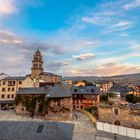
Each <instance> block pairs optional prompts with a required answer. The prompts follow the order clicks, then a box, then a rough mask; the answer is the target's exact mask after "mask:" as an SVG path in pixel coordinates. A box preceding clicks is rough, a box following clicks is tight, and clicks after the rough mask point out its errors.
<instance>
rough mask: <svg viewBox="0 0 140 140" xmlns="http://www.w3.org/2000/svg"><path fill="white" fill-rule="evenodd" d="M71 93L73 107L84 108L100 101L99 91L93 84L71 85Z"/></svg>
mask: <svg viewBox="0 0 140 140" xmlns="http://www.w3.org/2000/svg"><path fill="white" fill-rule="evenodd" d="M71 94H72V99H73V109H84V108H89V107H93V106H97V104H98V103H99V102H100V92H99V89H98V88H97V87H95V86H84V87H78V86H73V87H72V88H71Z"/></svg>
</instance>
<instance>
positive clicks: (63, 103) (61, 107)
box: [45, 98, 72, 120]
mask: <svg viewBox="0 0 140 140" xmlns="http://www.w3.org/2000/svg"><path fill="white" fill-rule="evenodd" d="M45 118H46V119H49V120H72V98H61V99H50V103H49V107H48V113H47V114H45Z"/></svg>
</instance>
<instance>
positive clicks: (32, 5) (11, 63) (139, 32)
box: [0, 0, 140, 76]
mask: <svg viewBox="0 0 140 140" xmlns="http://www.w3.org/2000/svg"><path fill="white" fill-rule="evenodd" d="M38 46H39V48H40V50H41V52H42V54H43V59H44V69H45V71H51V72H54V73H57V74H60V75H62V76H68V75H73V76H75V75H88V76H90V75H95V76H101V75H104V76H110V75H119V74H128V73H139V72H140V61H139V60H140V0H98V1H97V0H76V1H75V0H67V1H66V0H40V1H36V0H30V1H29V0H22V1H19V0H0V48H1V49H0V56H1V66H0V72H5V73H7V74H9V75H25V74H28V73H30V68H31V60H32V55H33V53H34V51H35V50H36V49H37V47H38Z"/></svg>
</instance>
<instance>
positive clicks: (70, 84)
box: [63, 80, 72, 89]
mask: <svg viewBox="0 0 140 140" xmlns="http://www.w3.org/2000/svg"><path fill="white" fill-rule="evenodd" d="M63 85H64V86H65V87H67V88H68V89H70V88H71V87H72V80H63Z"/></svg>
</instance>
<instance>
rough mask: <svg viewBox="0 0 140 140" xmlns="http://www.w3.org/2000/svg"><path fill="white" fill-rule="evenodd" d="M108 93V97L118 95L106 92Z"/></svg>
mask: <svg viewBox="0 0 140 140" xmlns="http://www.w3.org/2000/svg"><path fill="white" fill-rule="evenodd" d="M106 95H107V96H108V97H116V95H115V94H114V93H106Z"/></svg>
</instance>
